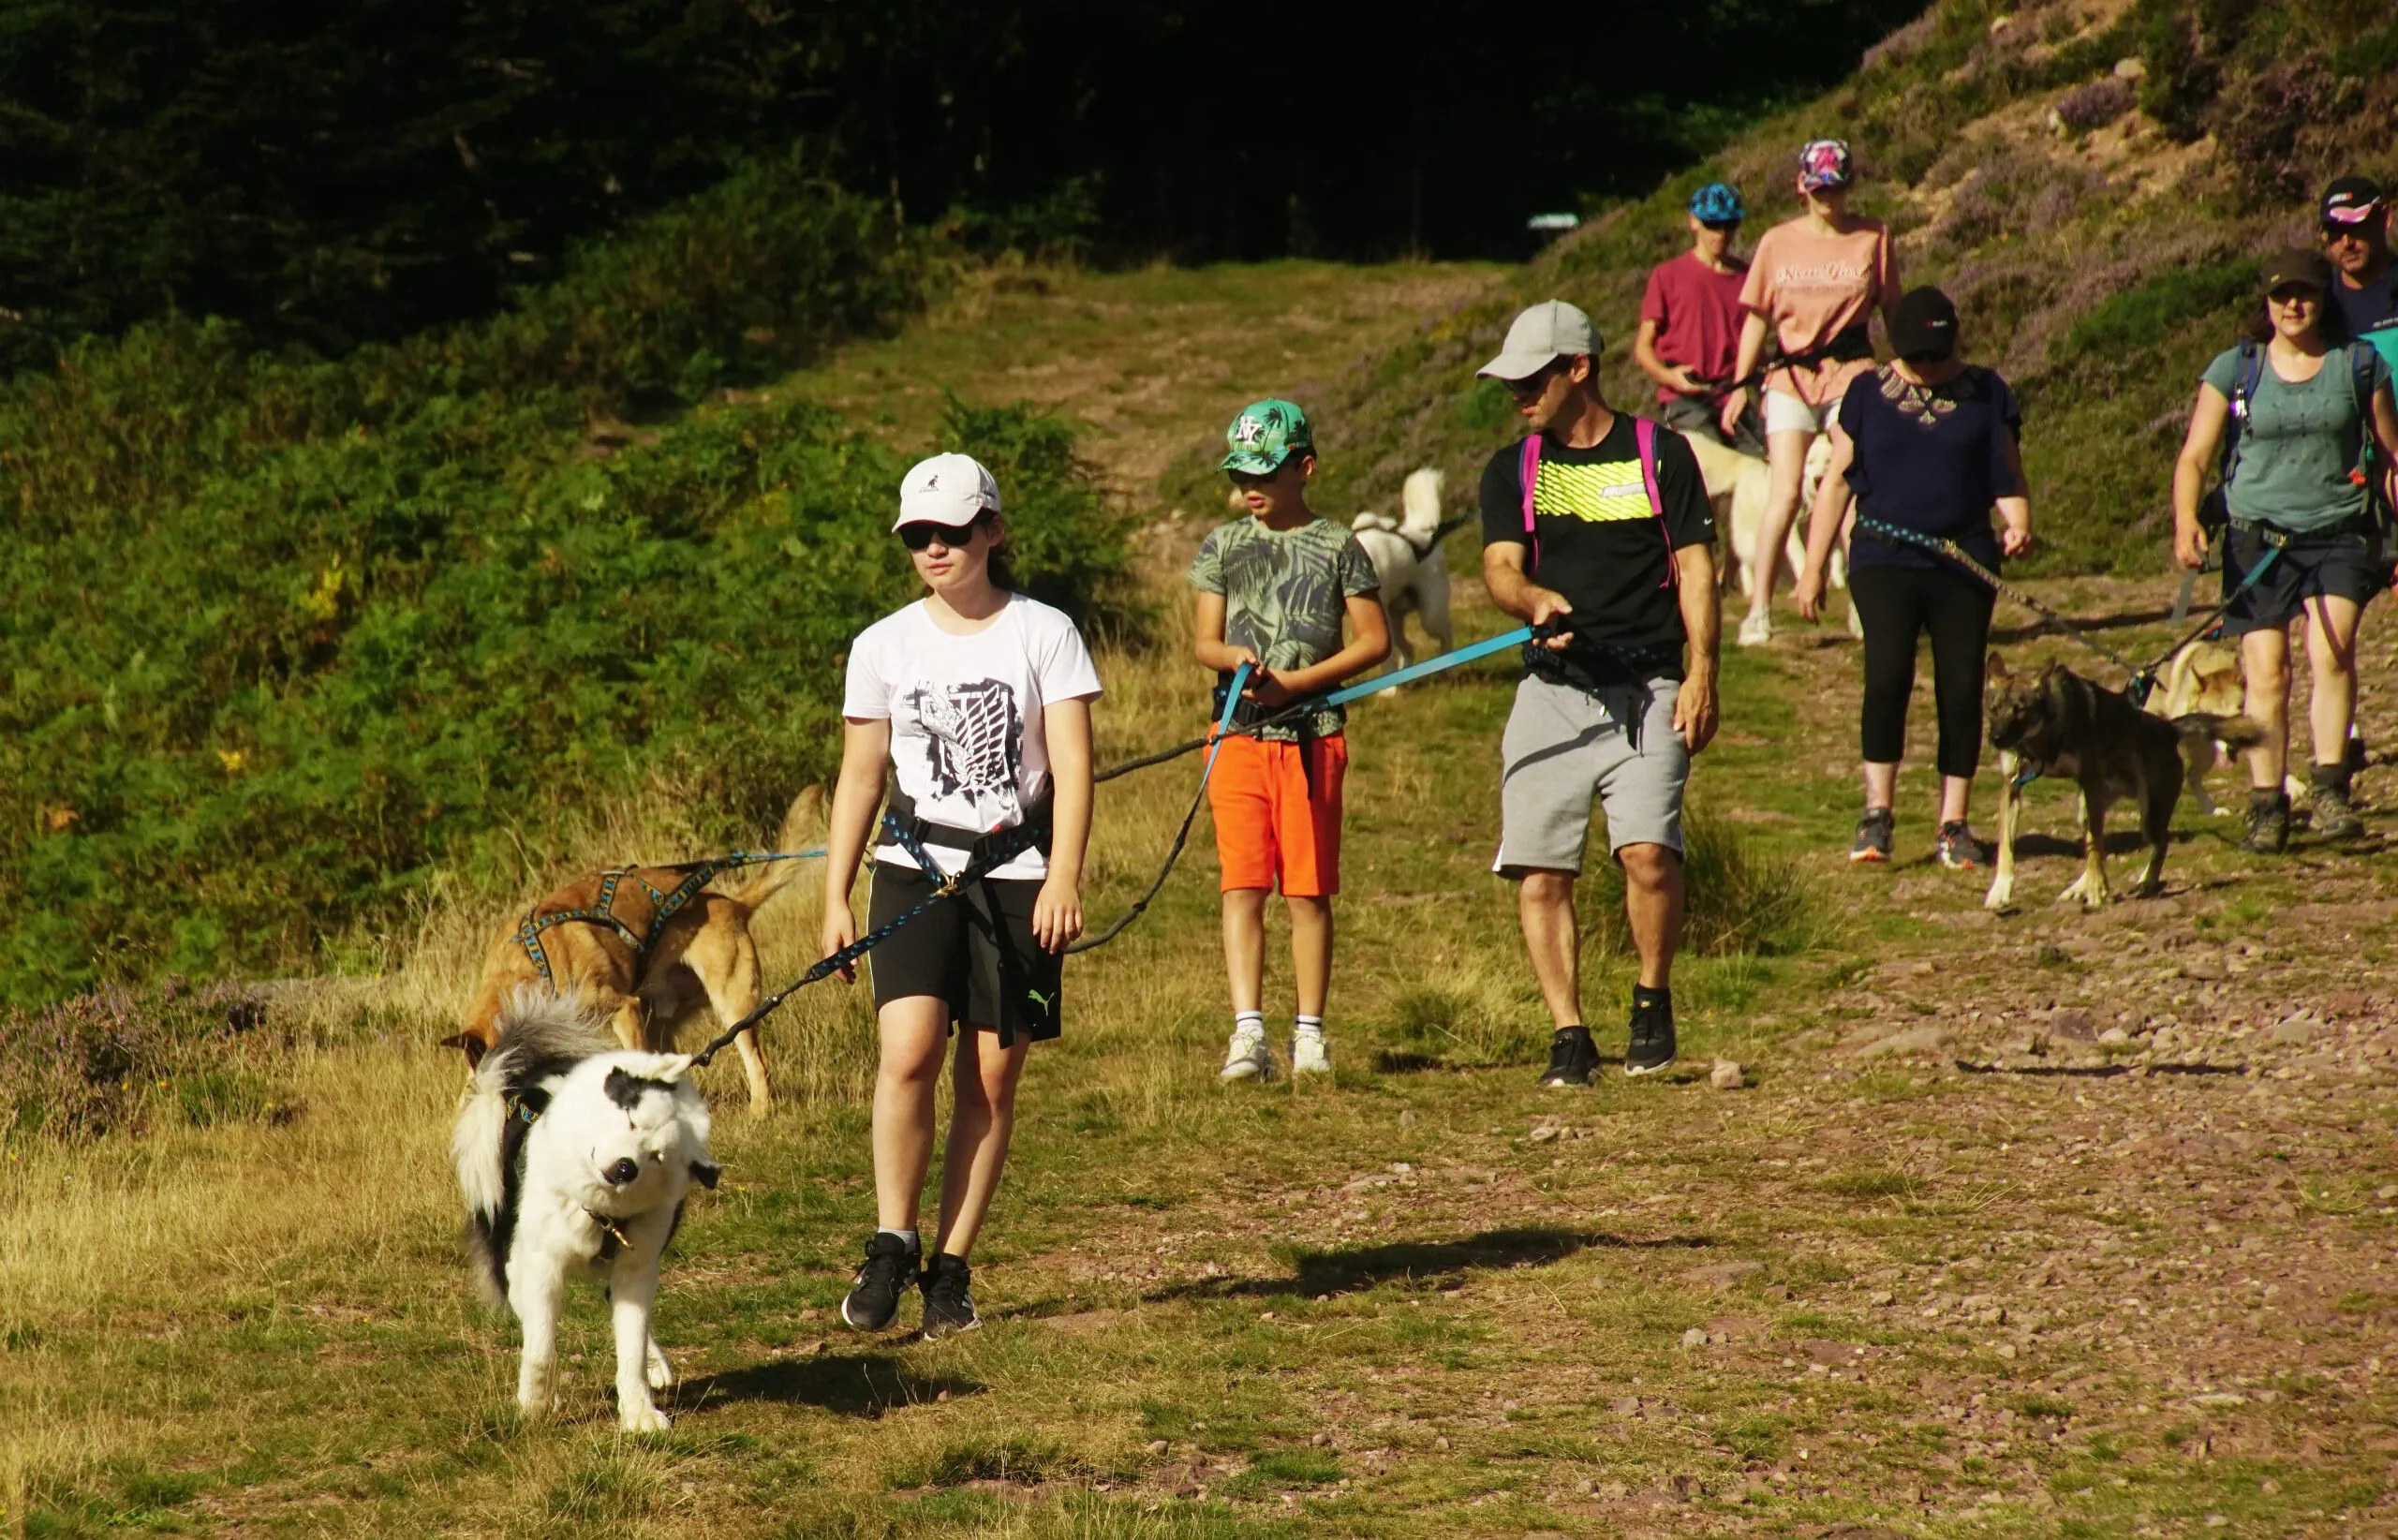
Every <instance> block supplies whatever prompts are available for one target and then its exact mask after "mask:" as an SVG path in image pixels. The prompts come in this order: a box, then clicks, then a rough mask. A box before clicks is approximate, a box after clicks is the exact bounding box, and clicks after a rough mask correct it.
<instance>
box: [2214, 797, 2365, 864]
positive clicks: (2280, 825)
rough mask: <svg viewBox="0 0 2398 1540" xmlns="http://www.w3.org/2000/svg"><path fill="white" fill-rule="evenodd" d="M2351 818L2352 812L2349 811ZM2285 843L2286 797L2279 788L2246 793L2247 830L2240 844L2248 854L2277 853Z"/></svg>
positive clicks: (2287, 815)
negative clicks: (2274, 790)
mask: <svg viewBox="0 0 2398 1540" xmlns="http://www.w3.org/2000/svg"><path fill="white" fill-rule="evenodd" d="M2349 816H2350V817H2351V818H2353V817H2355V816H2356V815H2355V814H2353V813H2351V814H2350V815H2349ZM2288 845H2289V797H2288V795H2287V793H2286V792H2249V793H2248V832H2247V833H2246V834H2244V835H2243V836H2242V837H2241V839H2240V848H2241V849H2242V850H2243V851H2247V852H2248V853H2249V854H2250V855H2279V854H2281V853H2282V851H2284V850H2286V849H2287V848H2288Z"/></svg>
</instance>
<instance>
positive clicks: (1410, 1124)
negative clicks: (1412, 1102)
mask: <svg viewBox="0 0 2398 1540" xmlns="http://www.w3.org/2000/svg"><path fill="white" fill-rule="evenodd" d="M1423 1120H1424V1119H1423V1118H1418V1117H1416V1116H1415V1109H1414V1107H1410V1108H1408V1109H1407V1110H1406V1111H1405V1112H1402V1113H1400V1114H1399V1127H1401V1128H1414V1126H1415V1125H1416V1124H1418V1123H1420V1122H1422V1121H1423Z"/></svg>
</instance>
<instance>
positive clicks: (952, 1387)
mask: <svg viewBox="0 0 2398 1540" xmlns="http://www.w3.org/2000/svg"><path fill="white" fill-rule="evenodd" d="M982 1390H983V1386H982V1385H979V1384H977V1383H976V1382H974V1381H972V1380H969V1379H964V1378H961V1377H960V1376H958V1375H955V1374H923V1373H919V1372H917V1371H916V1370H914V1369H912V1368H910V1366H908V1365H907V1364H905V1363H903V1362H901V1361H900V1360H899V1359H898V1358H896V1357H895V1356H894V1355H891V1354H888V1353H862V1354H854V1355H851V1354H832V1353H818V1354H811V1355H808V1356H807V1357H805V1358H777V1359H773V1360H771V1361H769V1362H766V1363H762V1364H752V1365H750V1366H749V1367H748V1368H747V1369H732V1370H725V1371H724V1372H723V1373H721V1374H703V1375H701V1376H700V1377H699V1378H697V1379H693V1380H686V1381H684V1382H683V1383H682V1384H681V1385H678V1386H676V1387H675V1395H674V1399H676V1400H677V1401H678V1402H680V1403H681V1404H682V1405H684V1406H687V1407H697V1406H705V1405H707V1404H708V1403H710V1402H711V1401H780V1402H782V1403H784V1404H786V1405H790V1406H813V1407H816V1408H818V1409H820V1410H822V1411H825V1412H836V1413H839V1414H842V1415H843V1416H850V1417H879V1416H881V1415H882V1414H884V1413H885V1412H888V1411H891V1410H893V1409H894V1408H896V1407H903V1406H915V1405H918V1404H920V1403H923V1402H926V1401H931V1400H936V1399H939V1398H940V1397H941V1396H942V1395H944V1394H945V1395H947V1396H948V1397H949V1398H950V1399H952V1400H955V1399H957V1398H959V1397H961V1396H973V1395H980V1394H981V1393H982Z"/></svg>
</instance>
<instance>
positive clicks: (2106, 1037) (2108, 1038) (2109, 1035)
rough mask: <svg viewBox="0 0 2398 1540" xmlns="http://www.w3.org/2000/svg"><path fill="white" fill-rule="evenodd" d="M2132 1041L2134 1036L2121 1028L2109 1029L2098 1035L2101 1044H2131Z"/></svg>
mask: <svg viewBox="0 0 2398 1540" xmlns="http://www.w3.org/2000/svg"><path fill="white" fill-rule="evenodd" d="M2131 1040H2132V1034H2131V1033H2129V1032H2127V1031H2124V1029H2122V1028H2121V1027H2109V1028H2108V1029H2106V1030H2105V1031H2103V1032H2101V1033H2099V1034H2098V1041H2099V1042H2101V1043H2129V1042H2130V1041H2131Z"/></svg>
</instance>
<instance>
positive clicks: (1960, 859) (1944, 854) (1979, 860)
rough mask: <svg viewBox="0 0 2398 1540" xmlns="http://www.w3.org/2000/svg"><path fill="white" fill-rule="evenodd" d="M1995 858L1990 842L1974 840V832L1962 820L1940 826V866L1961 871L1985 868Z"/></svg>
mask: <svg viewBox="0 0 2398 1540" xmlns="http://www.w3.org/2000/svg"><path fill="white" fill-rule="evenodd" d="M1995 858H1996V854H1995V852H1994V851H1992V849H1991V844H1990V841H1988V840H1986V839H1976V838H1975V837H1974V831H1973V830H1972V829H1971V828H1970V827H1969V826H1967V824H1966V823H1965V822H1964V820H1962V819H1959V820H1957V821H1955V822H1949V823H1943V824H1942V825H1940V864H1941V865H1942V866H1947V867H1950V868H1952V869H1959V870H1962V869H1965V868H1968V867H1973V866H1989V865H1990V864H1991V861H1992V860H1994V859H1995Z"/></svg>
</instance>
